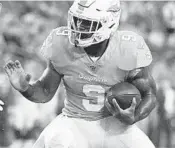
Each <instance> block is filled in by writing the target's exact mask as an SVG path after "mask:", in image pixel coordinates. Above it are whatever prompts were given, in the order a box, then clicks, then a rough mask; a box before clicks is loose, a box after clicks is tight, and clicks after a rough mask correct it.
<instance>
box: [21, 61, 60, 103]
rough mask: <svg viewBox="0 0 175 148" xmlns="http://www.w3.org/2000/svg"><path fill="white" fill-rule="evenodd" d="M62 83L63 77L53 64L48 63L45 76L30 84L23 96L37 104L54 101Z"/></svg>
mask: <svg viewBox="0 0 175 148" xmlns="http://www.w3.org/2000/svg"><path fill="white" fill-rule="evenodd" d="M60 81H61V75H60V74H59V73H58V72H57V71H56V70H55V69H54V67H53V65H52V63H51V62H50V61H49V62H48V63H47V68H46V69H45V71H44V73H43V75H42V76H41V77H40V79H39V80H37V81H36V82H34V83H32V84H29V87H28V88H27V90H26V91H24V92H21V94H22V95H23V96H24V97H26V98H27V99H28V100H30V101H32V102H36V103H45V102H48V101H50V100H51V99H52V97H53V96H54V94H55V92H56V90H57V88H58V86H59V84H60Z"/></svg>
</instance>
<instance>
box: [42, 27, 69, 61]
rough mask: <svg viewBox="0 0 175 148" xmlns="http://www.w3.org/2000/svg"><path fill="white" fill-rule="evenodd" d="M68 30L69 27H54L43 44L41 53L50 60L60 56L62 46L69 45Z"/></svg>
mask: <svg viewBox="0 0 175 148" xmlns="http://www.w3.org/2000/svg"><path fill="white" fill-rule="evenodd" d="M67 32H68V31H67V27H59V28H56V29H53V30H52V31H51V32H50V34H49V35H48V36H47V38H46V40H45V41H44V43H43V45H42V46H41V50H40V52H41V54H42V55H43V56H44V57H45V58H47V59H49V60H52V59H53V58H54V57H55V56H58V54H59V51H60V50H61V48H65V47H64V46H66V45H67V41H68V40H67V35H68V33H67Z"/></svg>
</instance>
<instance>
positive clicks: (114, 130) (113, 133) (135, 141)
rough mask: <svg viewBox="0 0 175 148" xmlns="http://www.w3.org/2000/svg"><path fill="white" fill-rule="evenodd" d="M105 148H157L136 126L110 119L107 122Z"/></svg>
mask: <svg viewBox="0 0 175 148" xmlns="http://www.w3.org/2000/svg"><path fill="white" fill-rule="evenodd" d="M104 123H105V125H107V126H106V127H105V131H106V134H105V138H104V148H155V147H154V145H153V144H152V142H151V141H150V140H149V138H148V137H147V136H146V135H145V134H144V132H142V131H141V130H140V129H139V128H138V127H137V126H136V125H131V126H128V125H125V124H122V123H121V122H120V121H118V119H116V118H113V117H110V118H108V119H106V120H105V122H104Z"/></svg>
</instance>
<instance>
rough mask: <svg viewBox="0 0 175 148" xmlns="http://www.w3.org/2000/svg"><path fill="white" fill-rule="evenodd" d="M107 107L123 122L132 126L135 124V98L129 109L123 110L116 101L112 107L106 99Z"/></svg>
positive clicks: (113, 101)
mask: <svg viewBox="0 0 175 148" xmlns="http://www.w3.org/2000/svg"><path fill="white" fill-rule="evenodd" d="M105 105H106V107H107V109H108V110H109V112H110V113H111V114H112V115H113V116H114V117H116V118H118V119H119V120H120V121H121V122H124V123H126V124H130V125H131V124H133V123H134V121H135V108H136V105H137V102H136V98H133V100H132V104H131V106H130V107H129V108H127V109H122V108H121V107H120V106H119V104H118V103H117V101H116V100H115V99H113V100H112V105H111V104H110V103H109V102H108V99H106V101H105Z"/></svg>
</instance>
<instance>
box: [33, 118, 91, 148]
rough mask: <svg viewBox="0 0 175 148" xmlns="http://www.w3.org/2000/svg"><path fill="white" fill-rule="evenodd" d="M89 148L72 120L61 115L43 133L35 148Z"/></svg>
mask: <svg viewBox="0 0 175 148" xmlns="http://www.w3.org/2000/svg"><path fill="white" fill-rule="evenodd" d="M69 147H70V148H79V147H83V148H88V146H87V141H86V139H85V138H84V136H83V134H82V133H81V132H80V131H79V129H78V128H77V126H76V125H75V123H74V122H73V120H72V119H71V118H68V117H66V116H63V115H60V116H58V117H57V118H56V119H54V121H52V122H51V123H50V124H49V125H48V126H47V127H46V128H45V129H44V131H43V132H42V133H41V135H40V137H39V138H38V140H37V141H36V143H35V144H34V146H33V148H69Z"/></svg>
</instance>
